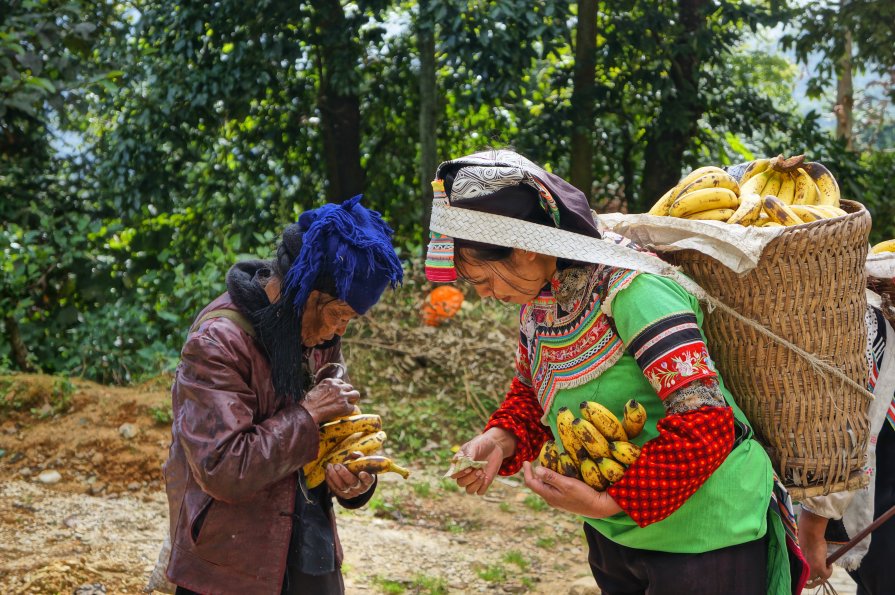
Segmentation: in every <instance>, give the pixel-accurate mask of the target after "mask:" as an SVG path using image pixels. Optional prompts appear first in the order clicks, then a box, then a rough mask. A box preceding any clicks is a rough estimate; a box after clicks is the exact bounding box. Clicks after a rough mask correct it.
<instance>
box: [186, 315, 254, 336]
mask: <svg viewBox="0 0 895 595" xmlns="http://www.w3.org/2000/svg"><path fill="white" fill-rule="evenodd" d="M212 318H226V319H228V320H232V321H233V322H234V323H236V326H238V327H239V328H241V329H242V330H243V331H245V333H246V334H247V335H249V336H250V337H252V338H253V339H254V338H256V335H257V333H256V332H255V329H254V327H252V323H251V322H249V321H248V319H247V318H246V317H245V316H243V315H242V314H241V313H239V312H237V311H236V310H229V309H226V308H221V309H219V310H212V311H211V312H206V313H205V315H204V316H202V317H201V318H200V319H199V320H197V321H196V324H194V325H193V326H192V328H190V333H194V332H196V330H198V328H199V326H201V324H202V323H203V322H205V321H207V320H211V319H212Z"/></svg>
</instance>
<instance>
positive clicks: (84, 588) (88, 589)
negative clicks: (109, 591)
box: [73, 583, 106, 595]
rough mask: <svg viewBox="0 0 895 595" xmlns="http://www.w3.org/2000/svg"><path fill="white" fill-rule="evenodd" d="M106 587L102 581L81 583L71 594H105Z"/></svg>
mask: <svg viewBox="0 0 895 595" xmlns="http://www.w3.org/2000/svg"><path fill="white" fill-rule="evenodd" d="M105 593H106V587H105V585H103V584H102V583H90V584H85V585H81V586H80V587H78V588H77V589H75V592H74V594H73V595H105Z"/></svg>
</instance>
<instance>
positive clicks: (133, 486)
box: [127, 481, 140, 492]
mask: <svg viewBox="0 0 895 595" xmlns="http://www.w3.org/2000/svg"><path fill="white" fill-rule="evenodd" d="M127 489H129V490H130V491H132V492H135V491H137V490H139V489H140V482H137V481H132V482H130V483H129V484H127Z"/></svg>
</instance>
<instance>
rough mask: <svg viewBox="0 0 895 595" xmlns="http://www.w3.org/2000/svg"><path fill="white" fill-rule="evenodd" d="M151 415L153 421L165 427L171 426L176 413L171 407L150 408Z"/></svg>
mask: <svg viewBox="0 0 895 595" xmlns="http://www.w3.org/2000/svg"><path fill="white" fill-rule="evenodd" d="M149 415H151V416H152V419H154V420H155V423H157V424H160V425H163V426H167V425H170V424H171V422H172V421H173V420H174V411H173V410H172V409H171V406H170V405H167V406H164V405H163V406H159V407H150V409H149Z"/></svg>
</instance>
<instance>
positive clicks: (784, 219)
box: [764, 196, 804, 226]
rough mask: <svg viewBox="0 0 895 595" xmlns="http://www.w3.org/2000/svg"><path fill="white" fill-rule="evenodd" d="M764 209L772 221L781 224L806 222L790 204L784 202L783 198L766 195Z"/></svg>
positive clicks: (789, 224)
mask: <svg viewBox="0 0 895 595" xmlns="http://www.w3.org/2000/svg"><path fill="white" fill-rule="evenodd" d="M764 210H765V212H766V213H767V214H768V216H769V217H770V218H771V220H772V221H775V222H777V223H780V224H781V225H786V226H791V225H799V224H801V223H804V221H802V220H801V219H799V216H798V215H796V214H795V212H793V210H792V209H791V208H789V205H787V204H784V202H783V201H782V200H780V199H779V198H777V197H776V196H765V197H764Z"/></svg>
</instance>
